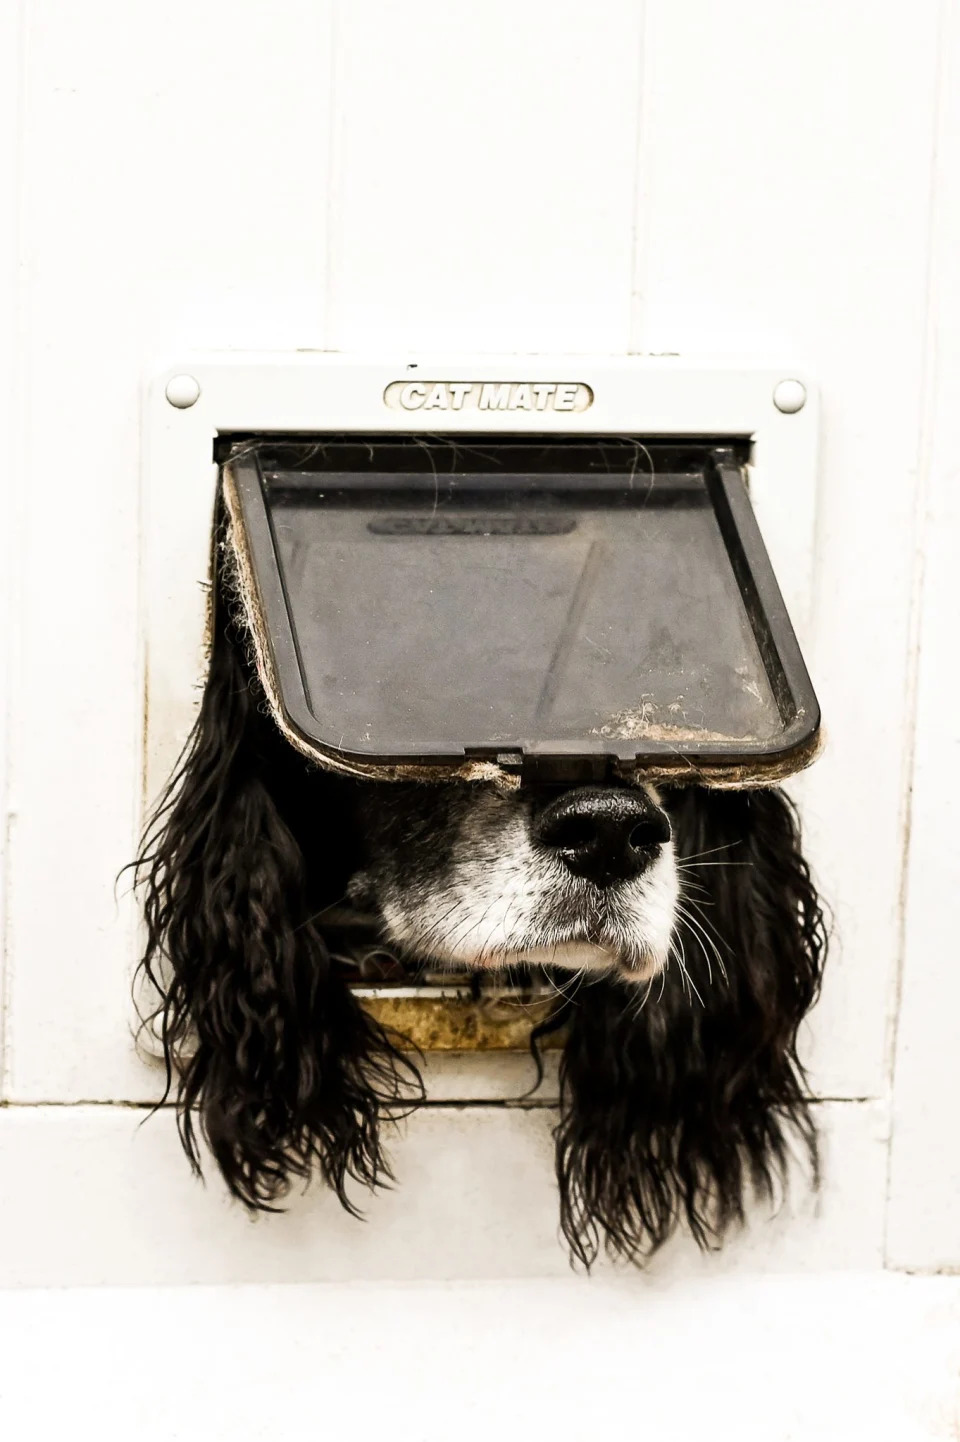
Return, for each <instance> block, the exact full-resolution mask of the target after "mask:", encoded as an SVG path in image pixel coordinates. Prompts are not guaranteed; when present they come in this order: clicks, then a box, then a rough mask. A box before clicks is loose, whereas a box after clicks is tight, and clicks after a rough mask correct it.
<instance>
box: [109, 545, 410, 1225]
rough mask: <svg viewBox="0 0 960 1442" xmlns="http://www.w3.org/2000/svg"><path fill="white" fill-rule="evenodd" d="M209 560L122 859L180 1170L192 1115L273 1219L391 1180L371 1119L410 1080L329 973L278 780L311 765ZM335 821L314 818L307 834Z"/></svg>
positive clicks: (234, 1180)
mask: <svg viewBox="0 0 960 1442" xmlns="http://www.w3.org/2000/svg"><path fill="white" fill-rule="evenodd" d="M218 535H220V536H221V537H222V526H221V527H220V528H219V529H218ZM216 556H217V564H215V570H216V572H217V576H216V579H215V585H214V617H213V637H212V654H211V661H210V670H209V675H208V679H207V683H206V688H205V690H204V694H203V699H202V704H201V707H200V714H199V717H198V719H197V722H196V725H195V726H194V729H193V732H192V734H191V737H190V740H189V742H188V744H187V747H186V750H185V752H184V755H183V757H182V759H181V762H180V765H179V768H178V770H177V772H176V774H175V775H174V777H173V779H172V781H171V782H170V785H169V787H168V789H167V792H166V794H165V796H164V798H163V799H162V801H161V803H160V806H159V807H158V809H157V811H156V812H155V814H154V817H153V819H152V822H151V824H150V826H149V828H148V831H147V834H146V836H145V838H144V842H143V846H142V850H141V855H140V856H139V858H138V860H137V862H136V863H135V864H134V865H135V870H136V875H137V880H138V883H139V885H140V886H141V888H142V892H143V904H144V914H145V919H146V937H147V940H146V948H145V952H144V956H143V959H142V961H141V969H142V971H143V972H144V973H145V975H146V976H147V978H148V979H149V981H150V982H151V983H152V984H153V985H154V986H155V987H156V988H157V990H158V991H159V993H160V996H161V998H162V1005H161V1009H160V1011H159V1012H158V1017H159V1019H160V1024H161V1025H160V1030H161V1036H162V1042H163V1051H164V1059H165V1062H166V1067H167V1085H166V1090H165V1092H164V1099H166V1097H167V1096H168V1095H169V1094H170V1091H171V1089H172V1088H174V1087H175V1089H176V1100H177V1118H178V1126H179V1130H180V1137H181V1141H182V1142H183V1146H184V1149H185V1150H186V1152H187V1155H188V1156H189V1158H190V1160H191V1163H192V1165H193V1167H194V1169H195V1170H196V1171H197V1172H198V1173H199V1171H200V1149H199V1144H198V1139H197V1135H196V1125H197V1123H199V1129H200V1132H201V1134H202V1135H203V1137H204V1138H205V1139H206V1141H207V1143H208V1145H209V1147H210V1150H211V1152H212V1153H213V1156H214V1158H215V1160H216V1162H217V1164H218V1166H219V1168H220V1171H221V1172H222V1173H223V1176H224V1179H225V1181H226V1183H227V1186H228V1187H229V1189H230V1191H231V1192H232V1193H233V1194H234V1196H236V1197H238V1198H239V1199H240V1200H241V1201H243V1202H244V1203H245V1204H246V1205H247V1206H249V1207H252V1208H261V1209H270V1208H271V1207H272V1205H273V1204H274V1203H276V1202H277V1201H278V1200H279V1199H280V1198H282V1197H283V1195H284V1194H285V1193H286V1192H287V1190H288V1189H289V1185H290V1181H291V1178H293V1177H307V1176H308V1175H309V1174H310V1173H311V1171H313V1170H314V1169H316V1170H318V1171H319V1172H320V1174H321V1175H322V1177H323V1178H324V1180H325V1181H326V1182H327V1183H329V1185H330V1186H332V1187H333V1188H334V1190H335V1191H336V1193H337V1195H338V1197H339V1198H340V1201H341V1202H342V1203H343V1205H344V1206H345V1207H347V1208H348V1210H353V1207H352V1205H351V1203H350V1202H349V1201H348V1198H347V1194H346V1190H345V1186H346V1181H347V1178H348V1177H349V1176H352V1177H354V1178H357V1179H358V1180H360V1181H361V1182H363V1183H365V1184H367V1185H369V1186H375V1185H376V1184H377V1183H378V1182H379V1181H381V1180H383V1179H385V1178H389V1176H390V1170H389V1166H388V1164H387V1162H386V1160H385V1158H384V1155H383V1150H382V1146H381V1138H380V1120H381V1116H382V1114H383V1112H384V1109H388V1110H389V1109H391V1108H394V1107H395V1105H396V1104H397V1103H399V1102H400V1101H401V1100H402V1099H403V1097H404V1094H405V1082H406V1081H408V1080H409V1081H411V1082H414V1083H416V1084H419V1077H418V1076H417V1073H416V1071H415V1069H414V1068H413V1067H412V1066H411V1065H410V1064H409V1063H408V1062H407V1061H406V1060H405V1058H404V1057H403V1056H402V1055H401V1054H400V1053H399V1052H398V1051H396V1049H395V1048H394V1047H393V1045H392V1043H391V1042H390V1040H389V1038H388V1037H387V1036H386V1034H385V1033H384V1032H383V1030H382V1029H381V1028H380V1027H379V1026H378V1025H377V1024H376V1023H375V1022H374V1021H372V1019H371V1018H370V1017H369V1016H368V1015H367V1014H366V1013H365V1012H364V1011H363V1010H362V1009H361V1007H360V1005H359V1004H358V1002H357V1001H356V1000H355V998H354V997H353V995H352V993H351V992H350V991H349V989H348V987H347V986H346V984H345V982H344V981H343V980H342V979H341V978H340V977H339V976H338V975H337V973H336V970H335V967H334V966H333V965H332V964H331V960H330V957H329V955H328V953H327V949H326V947H325V945H324V941H323V937H322V935H321V933H320V930H319V929H318V927H317V925H316V922H315V920H314V919H313V917H312V915H311V910H310V907H309V905H308V901H307V896H308V889H307V876H306V867H305V864H304V855H303V851H302V848H301V845H300V843H299V841H298V839H297V837H296V835H295V834H294V831H293V830H292V829H291V826H290V825H289V824H288V820H287V818H286V817H285V815H284V814H283V812H282V810H281V807H280V805H278V801H277V796H276V792H275V787H274V778H275V773H276V770H277V768H278V767H279V768H281V769H282V767H283V765H284V764H285V763H286V764H287V765H288V766H289V765H290V763H291V760H292V761H294V762H295V763H296V764H298V765H299V766H301V769H302V775H301V778H300V789H301V790H302V788H303V786H305V785H308V784H309V780H308V778H307V771H306V768H305V767H303V765H302V762H300V760H299V758H297V757H296V756H295V753H293V752H292V748H291V747H290V746H289V745H288V744H287V743H286V742H285V741H283V740H282V738H281V737H280V735H279V732H278V731H277V729H276V727H275V726H274V723H273V721H272V719H271V718H270V717H269V716H268V715H266V714H264V711H263V710H262V709H261V708H262V705H263V702H262V696H261V694H260V691H259V686H258V683H257V682H256V679H255V677H254V676H253V674H252V671H251V668H250V666H249V664H248V661H247V657H246V651H245V641H246V638H245V636H244V634H243V631H242V627H241V626H240V625H239V624H237V623H235V622H234V621H233V620H232V619H231V616H230V613H229V597H228V595H227V594H226V587H225V584H224V575H223V571H224V567H223V556H224V550H223V544H222V539H221V541H220V542H219V543H218V546H217V551H216ZM333 824H335V823H334V821H333V820H332V819H331V818H329V817H324V815H323V814H322V811H321V810H319V809H318V810H317V813H316V818H315V825H316V827H318V828H322V827H324V826H330V825H333ZM335 841H336V839H335V838H334V844H335Z"/></svg>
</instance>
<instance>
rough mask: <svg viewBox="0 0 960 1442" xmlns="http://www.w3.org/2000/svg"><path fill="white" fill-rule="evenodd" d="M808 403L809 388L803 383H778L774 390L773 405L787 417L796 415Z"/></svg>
mask: <svg viewBox="0 0 960 1442" xmlns="http://www.w3.org/2000/svg"><path fill="white" fill-rule="evenodd" d="M806 403H807V388H806V386H805V385H804V384H803V381H778V383H777V384H776V385H775V386H774V388H773V404H774V405H775V406H776V408H777V410H778V411H783V414H784V415H785V416H793V415H796V413H797V411H802V410H803V408H804V406H805V405H806Z"/></svg>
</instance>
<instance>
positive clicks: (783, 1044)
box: [556, 788, 826, 1266]
mask: <svg viewBox="0 0 960 1442" xmlns="http://www.w3.org/2000/svg"><path fill="white" fill-rule="evenodd" d="M664 801H665V805H666V806H667V809H668V810H669V812H670V814H671V820H672V824H673V828H674V837H675V841H676V845H677V852H678V860H679V861H680V863H681V865H682V868H683V869H682V871H681V876H682V878H683V887H682V892H683V900H682V902H681V905H682V910H683V915H682V917H681V920H680V923H679V927H678V931H677V935H676V940H675V944H674V949H673V955H672V958H671V962H670V965H669V967H668V968H667V971H666V973H665V975H664V976H663V978H662V990H661V980H660V979H658V980H657V981H655V982H654V983H653V985H652V986H651V988H650V991H649V994H645V993H641V994H640V996H639V997H637V998H636V999H635V1000H634V1001H633V1002H632V1003H631V1001H630V1000H629V998H628V997H627V996H626V995H625V991H624V987H623V985H621V984H617V983H615V982H611V981H600V982H598V983H596V984H595V985H593V986H590V987H589V988H587V987H584V988H583V989H582V990H581V991H580V994H579V996H578V997H577V998H576V1003H578V1004H574V1005H571V1006H569V1007H568V1008H567V1009H566V1018H565V1019H566V1020H567V1021H568V1023H569V1031H568V1036H567V1040H566V1044H565V1048H564V1051H563V1056H562V1060H561V1109H560V1117H561V1120H560V1123H559V1126H558V1128H557V1131H556V1159H557V1177H558V1181H559V1186H560V1199H561V1224H562V1228H563V1232H564V1234H565V1236H566V1239H567V1241H568V1243H569V1245H570V1248H571V1250H572V1252H573V1254H574V1256H575V1257H577V1258H578V1259H579V1260H580V1261H581V1262H582V1263H584V1264H585V1265H587V1266H589V1265H590V1264H591V1262H592V1261H593V1260H594V1259H595V1258H596V1256H597V1254H598V1251H599V1250H600V1248H601V1247H605V1249H606V1250H607V1251H608V1252H609V1253H610V1254H612V1255H619V1256H622V1257H626V1258H630V1259H632V1260H641V1259H642V1258H644V1257H645V1256H648V1255H650V1254H651V1253H652V1252H654V1251H655V1250H656V1249H657V1248H658V1247H660V1246H661V1245H662V1244H663V1242H665V1241H666V1240H667V1238H668V1237H669V1236H670V1235H671V1234H672V1233H673V1231H674V1230H675V1229H676V1227H677V1226H678V1224H681V1223H683V1222H685V1223H686V1224H687V1226H688V1227H689V1229H690V1231H691V1232H692V1233H693V1236H694V1237H695V1238H696V1240H697V1242H698V1243H699V1244H700V1246H702V1247H709V1246H711V1245H716V1244H717V1243H718V1242H719V1241H720V1239H721V1238H722V1237H723V1235H724V1233H725V1232H727V1230H728V1229H729V1228H730V1227H731V1225H734V1224H737V1223H740V1222H742V1221H743V1219H744V1214H745V1205H746V1202H747V1199H748V1197H749V1195H750V1194H751V1192H752V1193H754V1194H757V1195H759V1196H760V1197H765V1198H768V1199H770V1198H772V1197H773V1196H774V1195H775V1194H776V1192H777V1190H778V1188H779V1187H780V1186H782V1185H784V1184H785V1181H786V1166H787V1161H788V1150H789V1148H788V1143H789V1138H790V1135H791V1133H792V1134H793V1136H794V1137H795V1139H796V1140H797V1141H798V1142H799V1144H800V1148H801V1150H802V1151H804V1152H805V1153H806V1155H807V1157H808V1159H809V1163H810V1168H811V1173H812V1178H813V1181H814V1184H815V1185H816V1182H817V1181H818V1178H819V1169H818V1152H817V1135H816V1128H815V1125H814V1122H813V1118H812V1115H811V1111H810V1105H809V1099H808V1096H807V1092H806V1087H805V1080H804V1075H803V1070H802V1067H801V1065H800V1063H799V1061H798V1059H797V1051H796V1042H797V1030H798V1027H799V1025H800V1023H801V1021H802V1020H803V1018H804V1016H805V1015H806V1013H807V1011H808V1010H809V1009H810V1007H811V1006H812V1005H813V1003H814V1002H815V1000H816V998H817V995H818V992H819V987H820V975H821V968H822V963H823V959H824V955H825V949H826V932H825V927H824V920H823V915H822V912H821V909H820V906H819V903H818V900H817V895H816V892H815V890H814V888H813V885H812V883H811V879H810V873H809V870H808V867H807V864H806V862H805V861H804V859H803V856H802V854H801V850H800V834H799V828H798V824H797V819H796V814H795V811H794V809H793V807H792V805H791V804H790V802H789V801H788V800H787V799H786V797H785V796H784V795H783V794H782V793H781V792H779V791H741V792H736V791H709V790H705V789H701V788H691V789H689V790H684V791H676V792H674V793H673V794H672V795H670V794H668V795H667V796H665V798H664Z"/></svg>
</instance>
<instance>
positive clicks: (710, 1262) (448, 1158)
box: [0, 1103, 887, 1287]
mask: <svg viewBox="0 0 960 1442" xmlns="http://www.w3.org/2000/svg"><path fill="white" fill-rule="evenodd" d="M819 1114H820V1119H821V1122H822V1126H823V1130H824V1133H825V1165H826V1184H825V1187H824V1190H823V1192H822V1194H821V1196H820V1197H819V1199H818V1201H817V1202H814V1201H813V1200H812V1199H811V1198H810V1197H809V1195H808V1194H807V1193H806V1192H804V1191H803V1190H802V1188H801V1187H799V1186H798V1187H797V1188H796V1189H795V1192H794V1194H793V1195H792V1197H791V1199H790V1200H789V1201H788V1202H787V1203H786V1204H785V1205H784V1206H783V1207H782V1208H781V1210H780V1211H779V1213H778V1214H777V1215H776V1216H775V1217H773V1218H770V1217H769V1216H767V1214H766V1213H758V1215H757V1217H756V1219H755V1221H754V1224H753V1226H752V1227H751V1228H750V1230H749V1231H747V1232H745V1233H743V1234H741V1235H739V1236H735V1237H734V1238H733V1239H732V1240H731V1242H730V1244H729V1246H728V1247H727V1248H726V1249H725V1250H724V1251H722V1252H719V1253H714V1254H710V1255H707V1256H702V1255H701V1254H700V1253H699V1252H697V1250H696V1248H695V1247H694V1246H693V1244H692V1243H691V1242H689V1241H687V1240H680V1241H679V1242H677V1243H676V1244H671V1245H670V1246H669V1247H668V1248H667V1249H665V1251H664V1252H663V1253H662V1254H661V1256H660V1257H659V1258H658V1259H657V1261H656V1262H655V1264H654V1266H653V1267H652V1269H651V1272H650V1278H649V1281H650V1284H651V1285H654V1284H656V1282H657V1280H658V1279H661V1278H664V1277H679V1276H682V1275H683V1276H690V1277H701V1278H707V1277H715V1276H718V1275H720V1274H722V1273H725V1272H729V1271H746V1272H749V1271H770V1270H773V1271H777V1270H781V1271H790V1270H794V1271H796V1270H806V1269H814V1268H831V1269H832V1268H873V1267H876V1266H878V1265H879V1259H880V1254H881V1244H882V1228H883V1177H884V1169H885V1166H886V1136H887V1116H886V1111H885V1108H884V1107H883V1106H882V1105H880V1104H878V1103H865V1104H860V1105H857V1104H853V1103H835V1104H833V1105H824V1106H822V1107H821V1108H819ZM143 1118H144V1113H143V1111H142V1110H139V1109H131V1108H123V1107H115V1106H98V1107H88V1106H75V1107H20V1106H17V1107H8V1108H6V1109H5V1110H4V1111H3V1112H0V1174H2V1175H3V1176H6V1177H13V1178H16V1179H17V1184H16V1185H15V1186H5V1187H4V1188H2V1189H0V1287H2V1286H24V1285H30V1286H70V1285H93V1284H97V1285H100V1284H112V1283H124V1284H126V1285H136V1284H147V1283H150V1284H152V1283H163V1284H164V1285H168V1284H176V1283H185V1282H264V1281H272V1282H280V1281H286V1282H294V1281H295V1282H305V1281H340V1280H348V1279H355V1280H366V1281H371V1280H402V1279H420V1280H429V1279H434V1280H438V1279H444V1278H458V1277H459V1278H494V1277H531V1276H567V1275H569V1266H568V1262H567V1257H566V1253H565V1251H564V1250H563V1249H562V1248H561V1247H560V1246H559V1244H558V1242H557V1236H556V1233H557V1203H556V1192H555V1186H554V1180H553V1167H552V1145H551V1140H550V1130H551V1127H552V1125H553V1122H554V1120H555V1116H554V1114H553V1112H552V1111H551V1110H550V1109H543V1108H541V1109H538V1110H519V1109H511V1108H503V1107H481V1108H477V1107H466V1108H461V1107H453V1108H431V1109H428V1110H427V1111H422V1112H420V1113H419V1114H418V1115H417V1116H416V1117H415V1118H413V1119H412V1120H411V1122H410V1123H409V1124H408V1126H407V1128H406V1134H405V1137H404V1139H403V1140H402V1141H400V1140H398V1141H397V1143H396V1144H395V1146H394V1148H393V1154H394V1162H395V1169H396V1174H397V1185H396V1187H395V1188H394V1189H393V1190H392V1191H390V1192H386V1193H383V1194H381V1195H380V1196H379V1197H377V1198H375V1199H373V1200H372V1201H370V1202H369V1203H366V1202H365V1203H364V1210H365V1212H366V1215H367V1218H368V1220H367V1222H366V1223H363V1222H357V1221H356V1220H352V1219H351V1218H349V1217H347V1216H346V1215H345V1214H344V1213H343V1212H342V1211H341V1209H340V1207H339V1205H338V1204H337V1203H336V1201H335V1200H334V1199H333V1198H332V1197H331V1196H330V1195H329V1194H328V1193H325V1192H322V1191H320V1190H317V1191H314V1192H311V1193H308V1194H307V1195H306V1196H305V1197H302V1198H299V1199H298V1198H294V1201H293V1203H292V1205H291V1209H290V1211H289V1212H287V1213H286V1214H281V1215H275V1216H262V1217H259V1218H258V1219H257V1220H256V1221H250V1220H249V1219H248V1218H247V1217H246V1215H245V1214H244V1213H243V1212H242V1211H241V1210H240V1209H239V1208H238V1207H237V1206H236V1205H234V1204H232V1203H230V1202H229V1200H228V1199H227V1198H226V1196H225V1194H224V1193H223V1191H222V1188H221V1187H220V1186H219V1185H218V1184H217V1183H216V1181H215V1180H214V1179H213V1178H211V1180H210V1183H209V1185H208V1186H207V1187H206V1188H204V1187H202V1186H201V1185H199V1184H198V1183H197V1182H195V1181H194V1180H193V1179H192V1177H191V1175H190V1172H189V1170H188V1168H187V1165H186V1161H185V1159H184V1157H183V1156H182V1154H181V1153H180V1148H179V1143H178V1142H177V1139H176V1133H175V1130H174V1126H173V1118H172V1116H171V1114H170V1113H169V1111H168V1112H165V1113H163V1114H161V1115H158V1116H155V1117H153V1118H152V1119H150V1120H148V1121H146V1122H145V1123H144V1124H143V1125H142V1126H141V1125H140V1123H141V1122H142V1121H143ZM608 1270H610V1269H609V1268H608V1267H607V1266H601V1267H600V1268H599V1269H598V1271H599V1273H601V1274H602V1273H605V1272H607V1271H608Z"/></svg>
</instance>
